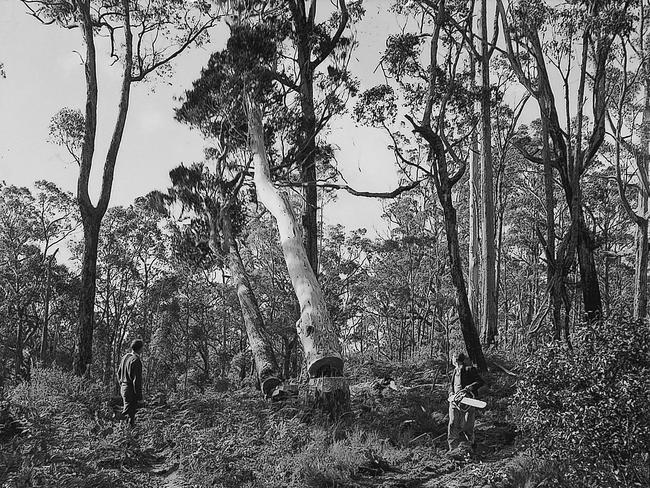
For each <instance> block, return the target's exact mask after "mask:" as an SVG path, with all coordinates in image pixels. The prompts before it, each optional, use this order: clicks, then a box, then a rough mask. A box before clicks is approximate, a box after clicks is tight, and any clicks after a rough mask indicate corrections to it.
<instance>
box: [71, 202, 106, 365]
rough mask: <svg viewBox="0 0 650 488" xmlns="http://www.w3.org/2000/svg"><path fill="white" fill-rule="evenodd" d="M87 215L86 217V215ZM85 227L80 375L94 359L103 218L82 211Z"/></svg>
mask: <svg viewBox="0 0 650 488" xmlns="http://www.w3.org/2000/svg"><path fill="white" fill-rule="evenodd" d="M84 214H85V215H84ZM82 221H83V227H84V253H83V259H82V264H81V290H80V292H79V319H78V324H79V326H78V332H77V337H78V340H77V344H78V348H79V349H78V352H77V356H76V358H75V365H74V370H75V373H76V374H78V375H83V374H85V373H86V371H87V368H88V366H89V365H90V364H91V362H92V357H93V330H94V328H95V292H96V283H95V282H96V278H97V246H98V244H99V229H100V222H101V217H99V218H96V217H95V215H94V213H89V212H88V211H86V212H83V210H82Z"/></svg>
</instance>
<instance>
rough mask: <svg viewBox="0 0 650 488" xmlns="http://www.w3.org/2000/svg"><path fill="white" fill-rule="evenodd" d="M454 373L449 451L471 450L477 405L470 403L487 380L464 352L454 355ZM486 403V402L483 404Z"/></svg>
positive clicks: (451, 394) (450, 401) (450, 404)
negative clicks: (460, 448) (463, 448)
mask: <svg viewBox="0 0 650 488" xmlns="http://www.w3.org/2000/svg"><path fill="white" fill-rule="evenodd" d="M452 362H453V364H454V367H455V369H454V373H453V376H452V377H451V381H450V385H449V395H450V396H449V427H448V430H447V442H448V443H449V451H453V450H456V449H458V448H459V447H465V448H466V449H467V450H470V449H472V448H473V447H474V416H475V414H476V409H475V407H473V406H471V405H468V403H475V402H470V401H469V400H468V401H466V402H463V399H465V398H467V399H471V398H475V397H476V395H477V394H478V391H479V388H481V387H482V386H484V385H485V381H483V378H481V376H480V375H479V373H478V370H477V369H476V368H475V367H474V366H472V365H471V364H470V362H469V360H468V358H467V357H466V356H465V354H464V353H462V352H459V353H456V354H454V355H453V357H452ZM483 405H484V404H483Z"/></svg>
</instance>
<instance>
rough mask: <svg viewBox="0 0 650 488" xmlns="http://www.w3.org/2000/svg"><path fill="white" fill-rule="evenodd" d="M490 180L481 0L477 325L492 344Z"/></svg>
mask: <svg viewBox="0 0 650 488" xmlns="http://www.w3.org/2000/svg"><path fill="white" fill-rule="evenodd" d="M493 180H494V177H493V170H492V123H491V120H490V54H489V49H488V38H487V0H481V197H482V205H481V234H482V235H481V261H482V266H481V268H482V269H481V271H482V273H481V298H482V300H483V307H482V310H483V313H482V315H481V329H482V331H483V334H484V335H483V337H484V339H485V343H486V344H493V343H494V341H495V339H496V336H497V303H496V284H495V264H496V252H495V249H494V182H493Z"/></svg>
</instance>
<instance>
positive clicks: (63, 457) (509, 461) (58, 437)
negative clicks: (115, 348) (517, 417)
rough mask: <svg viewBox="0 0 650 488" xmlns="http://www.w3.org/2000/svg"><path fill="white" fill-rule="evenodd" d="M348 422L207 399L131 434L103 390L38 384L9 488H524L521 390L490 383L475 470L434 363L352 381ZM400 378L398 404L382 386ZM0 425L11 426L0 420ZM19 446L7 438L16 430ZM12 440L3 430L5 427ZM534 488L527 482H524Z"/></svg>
mask: <svg viewBox="0 0 650 488" xmlns="http://www.w3.org/2000/svg"><path fill="white" fill-rule="evenodd" d="M350 376H351V377H350V380H351V385H352V386H351V393H352V397H351V398H352V411H351V412H350V413H348V414H345V415H344V416H343V417H342V418H341V419H339V420H337V421H334V422H333V421H331V420H330V419H328V418H327V417H326V416H325V415H323V414H322V413H320V412H318V411H314V410H311V409H309V408H307V407H306V406H305V404H304V403H303V402H301V400H300V399H296V400H292V401H288V402H285V403H270V402H268V401H265V400H263V399H262V398H260V395H259V393H258V392H257V391H254V390H252V389H242V390H235V391H226V392H214V391H208V392H207V393H206V394H204V395H201V396H196V397H193V398H189V399H175V400H173V399H172V400H169V401H167V402H160V403H159V404H158V405H152V406H150V407H149V408H146V409H144V410H142V411H141V412H139V413H138V427H137V428H136V429H135V430H134V431H133V432H130V431H129V430H128V429H125V428H124V427H123V426H121V425H120V424H119V423H118V422H116V421H115V419H114V418H113V412H112V410H111V405H110V403H109V402H107V401H106V399H105V398H104V397H103V396H102V394H101V392H100V391H99V390H94V389H92V388H89V387H88V385H85V384H83V382H79V383H74V382H75V381H78V380H70V379H69V378H68V377H67V376H66V375H65V374H64V373H56V372H51V371H40V372H38V373H37V374H35V375H33V379H32V384H31V385H30V386H29V387H28V386H26V385H25V386H23V387H22V388H19V389H18V390H16V391H14V392H13V393H12V394H11V399H10V404H5V407H4V409H5V412H9V413H10V415H11V418H12V419H13V420H14V421H15V422H14V423H10V422H9V421H6V422H5V426H4V430H0V432H4V435H2V436H0V483H2V486H3V487H4V486H7V487H28V486H30V487H31V486H52V487H54V486H57V487H130V486H139V487H143V486H144V487H170V488H171V487H194V486H196V487H203V486H215V487H229V488H231V487H232V488H234V487H251V488H252V487H260V488H262V487H264V488H266V487H269V488H275V487H305V486H307V487H370V486H373V487H376V486H380V487H386V488H387V487H431V488H434V487H452V488H453V487H458V488H460V487H507V486H523V483H524V481H522V480H523V478H522V475H521V473H522V471H525V470H526V466H527V462H528V461H526V460H525V458H523V457H522V456H520V455H519V454H517V449H516V447H515V439H516V437H515V434H516V433H515V427H514V426H513V425H511V424H510V423H509V422H508V420H507V407H508V398H509V396H510V395H511V394H512V393H513V391H514V381H515V380H514V379H513V378H512V376H510V375H508V374H505V373H499V372H495V373H491V374H490V375H488V377H487V379H488V381H489V382H490V385H491V388H490V391H489V392H488V394H487V395H485V396H484V399H485V400H486V401H487V402H488V408H487V409H486V411H485V412H482V413H480V414H479V415H478V416H477V423H476V438H477V443H478V447H477V450H476V453H475V455H474V456H472V457H467V458H465V459H462V460H453V459H450V458H448V457H447V455H446V450H447V448H446V421H447V419H446V415H447V400H446V397H447V385H446V377H445V371H444V370H443V366H442V365H440V364H435V363H427V364H417V365H414V364H411V365H391V364H386V363H363V364H354V365H351V367H350ZM386 376H390V377H392V378H393V379H394V380H395V382H396V385H397V391H393V390H391V389H379V388H377V387H376V386H375V385H374V384H373V381H374V380H376V379H377V378H382V377H386ZM70 383H73V384H70ZM0 418H1V417H0ZM10 424H11V425H12V426H13V427H17V428H18V429H19V432H11V429H10V428H9V425H10ZM0 429H2V425H0ZM524 478H525V476H524Z"/></svg>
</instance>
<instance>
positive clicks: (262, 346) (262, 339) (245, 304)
mask: <svg viewBox="0 0 650 488" xmlns="http://www.w3.org/2000/svg"><path fill="white" fill-rule="evenodd" d="M221 217H222V222H223V226H222V228H223V236H224V242H225V246H224V248H225V249H224V250H225V251H226V252H227V255H228V268H229V269H230V274H231V275H232V278H233V281H234V285H235V289H236V290H237V298H238V299H239V304H240V306H241V311H242V316H243V318H244V326H245V327H246V335H247V336H248V344H249V345H250V348H251V351H252V353H253V360H254V362H255V369H256V371H257V376H258V379H259V382H260V388H261V390H262V392H263V393H264V394H265V395H267V396H269V395H270V394H271V393H272V392H273V390H274V389H275V387H276V386H278V385H279V384H280V378H281V377H282V375H281V372H280V368H279V367H278V363H277V361H276V358H275V353H274V352H273V348H272V347H271V340H270V338H269V336H268V334H267V332H266V329H265V327H264V319H263V318H262V314H261V312H260V308H259V306H258V304H257V299H256V298H255V295H254V293H253V288H252V287H251V284H250V281H249V280H248V274H247V273H246V269H245V268H244V263H243V262H242V259H241V256H240V254H239V249H238V247H237V242H236V241H235V239H234V236H233V234H232V222H231V220H230V215H229V208H225V209H223V211H222V216H221Z"/></svg>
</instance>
